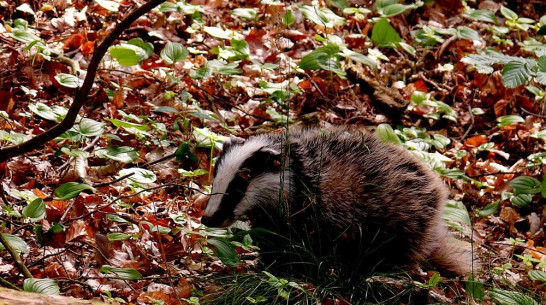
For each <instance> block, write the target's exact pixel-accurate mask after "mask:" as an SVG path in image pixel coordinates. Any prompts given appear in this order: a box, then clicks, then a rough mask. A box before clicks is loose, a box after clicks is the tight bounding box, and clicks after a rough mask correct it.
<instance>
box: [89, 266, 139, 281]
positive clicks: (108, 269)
mask: <svg viewBox="0 0 546 305" xmlns="http://www.w3.org/2000/svg"><path fill="white" fill-rule="evenodd" d="M99 271H100V273H104V274H111V273H113V274H115V275H116V277H118V278H120V279H122V280H127V281H131V280H138V279H139V278H141V277H142V274H140V272H138V271H137V270H136V269H134V268H116V267H112V266H108V265H104V266H102V267H101V268H100V270H99Z"/></svg>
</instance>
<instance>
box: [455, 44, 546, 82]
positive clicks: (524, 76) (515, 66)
mask: <svg viewBox="0 0 546 305" xmlns="http://www.w3.org/2000/svg"><path fill="white" fill-rule="evenodd" d="M461 61H462V62H464V63H467V64H470V65H473V66H474V67H475V68H476V70H478V72H480V73H485V74H490V73H493V71H494V68H493V66H495V65H503V66H504V67H503V70H502V82H503V83H504V85H505V86H506V87H507V88H515V87H519V86H521V85H524V84H525V83H527V82H529V81H530V80H531V78H532V79H534V80H535V81H537V82H538V83H540V84H541V85H546V56H540V57H539V58H538V60H536V59H534V58H524V57H521V56H509V55H504V54H502V53H500V52H497V51H493V50H489V51H486V52H483V53H480V54H471V55H467V56H466V57H464V58H463V59H461Z"/></svg>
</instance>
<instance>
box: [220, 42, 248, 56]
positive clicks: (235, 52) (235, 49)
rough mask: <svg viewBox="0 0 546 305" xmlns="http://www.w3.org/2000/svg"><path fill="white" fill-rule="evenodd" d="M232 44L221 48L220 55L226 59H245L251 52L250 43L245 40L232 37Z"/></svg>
mask: <svg viewBox="0 0 546 305" xmlns="http://www.w3.org/2000/svg"><path fill="white" fill-rule="evenodd" d="M229 42H230V44H231V45H230V46H226V47H221V48H219V53H218V57H220V58H223V59H225V60H243V59H247V58H248V56H249V54H250V49H249V47H248V43H247V42H246V41H245V40H237V39H231V40H230V41H229Z"/></svg>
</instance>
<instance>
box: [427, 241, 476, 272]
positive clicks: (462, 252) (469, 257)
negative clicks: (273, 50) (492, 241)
mask: <svg viewBox="0 0 546 305" xmlns="http://www.w3.org/2000/svg"><path fill="white" fill-rule="evenodd" d="M430 259H431V260H432V262H433V263H434V264H435V265H437V266H438V267H440V268H441V269H442V270H444V271H447V272H449V273H453V274H458V275H468V274H470V273H474V272H477V271H479V270H480V269H481V264H480V262H479V260H478V257H477V254H476V252H475V251H474V250H473V248H472V246H471V244H470V243H467V242H464V241H460V240H457V239H455V238H453V237H451V236H449V234H447V232H446V234H445V237H444V238H442V241H440V243H439V244H438V245H437V247H436V249H434V250H433V252H432V253H431V256H430Z"/></svg>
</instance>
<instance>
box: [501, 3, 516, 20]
mask: <svg viewBox="0 0 546 305" xmlns="http://www.w3.org/2000/svg"><path fill="white" fill-rule="evenodd" d="M500 12H501V14H502V15H503V16H504V17H506V19H509V20H516V19H518V14H516V13H515V12H514V11H512V10H511V9H509V8H507V7H505V6H501V8H500Z"/></svg>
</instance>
